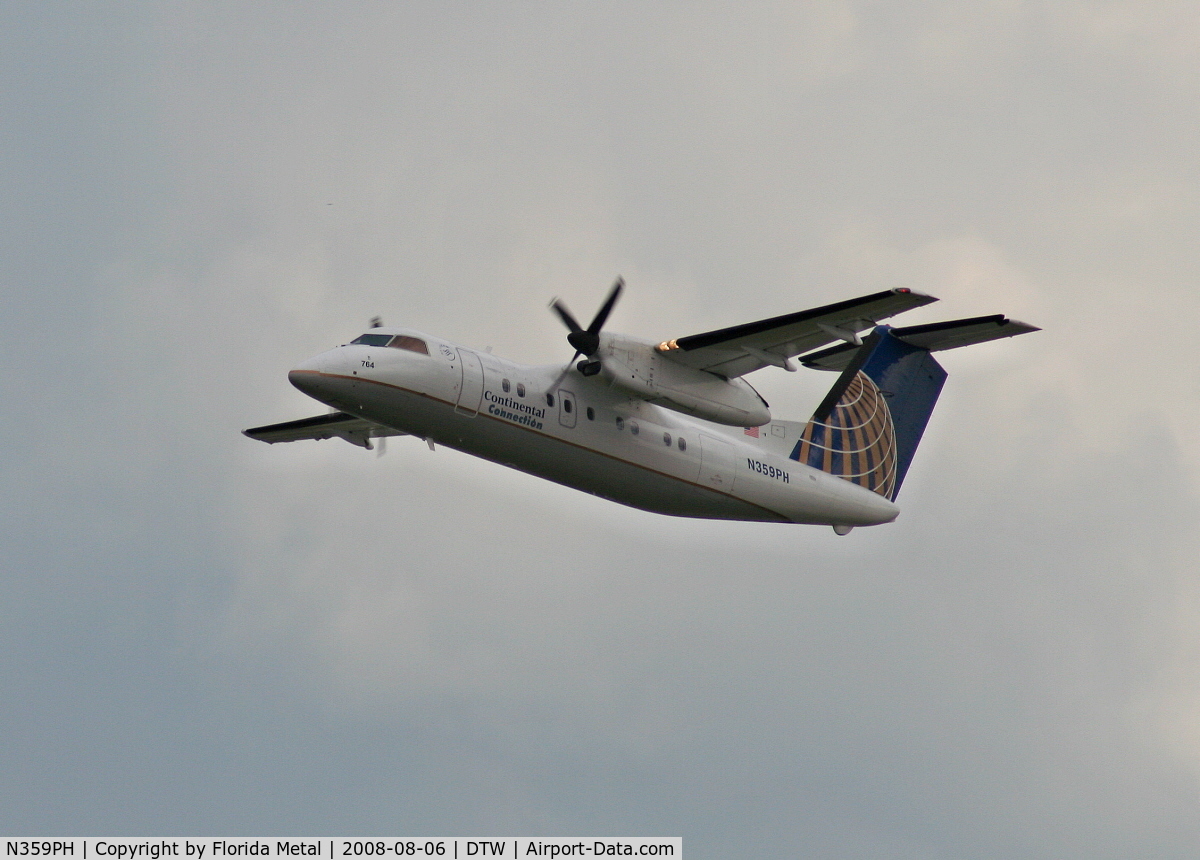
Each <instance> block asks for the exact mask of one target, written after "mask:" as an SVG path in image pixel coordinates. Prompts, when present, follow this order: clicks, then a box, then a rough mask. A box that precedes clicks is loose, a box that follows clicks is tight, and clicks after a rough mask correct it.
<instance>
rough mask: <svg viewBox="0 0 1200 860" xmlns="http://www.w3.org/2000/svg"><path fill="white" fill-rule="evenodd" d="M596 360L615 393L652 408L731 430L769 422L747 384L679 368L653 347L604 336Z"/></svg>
mask: <svg viewBox="0 0 1200 860" xmlns="http://www.w3.org/2000/svg"><path fill="white" fill-rule="evenodd" d="M597 357H598V358H599V359H600V360H601V363H602V367H603V373H604V376H605V378H607V379H608V380H609V381H610V382H611V383H612V385H613V386H614V387H616V388H621V389H624V390H626V391H628V392H629V393H630V394H633V395H635V396H637V397H640V398H641V399H643V400H645V401H647V402H649V403H656V404H658V405H659V406H663V407H665V408H667V409H673V410H675V411H676V412H682V413H683V414H685V415H694V416H695V417H697V418H703V419H705V420H706V421H713V422H716V423H717V424H728V425H730V426H732V427H759V426H761V425H763V424H767V423H769V422H770V421H771V410H770V409H769V408H768V407H767V404H766V402H765V401H764V400H763V399H762V397H761V396H760V395H759V393H758V392H757V391H755V390H754V389H753V388H752V387H751V386H750V384H749V383H747V382H745V381H743V380H741V379H724V378H722V377H720V376H717V375H715V374H712V373H709V372H708V371H705V370H696V369H694V368H691V367H687V366H685V365H682V364H679V363H678V362H675V361H672V360H671V359H669V358H667V357H665V356H664V355H662V354H661V353H659V352H658V351H657V350H655V349H654V344H653V343H651V342H650V341H643V340H639V339H637V338H632V337H629V336H628V335H618V334H614V335H609V334H602V335H601V345H600V352H599V355H598V356H597Z"/></svg>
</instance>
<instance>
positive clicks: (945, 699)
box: [0, 0, 1200, 860]
mask: <svg viewBox="0 0 1200 860" xmlns="http://www.w3.org/2000/svg"><path fill="white" fill-rule="evenodd" d="M0 117H2V118H3V119H2V121H0V183H2V184H0V199H2V200H3V201H4V207H3V215H2V216H0V217H2V219H3V222H2V229H0V289H3V296H4V303H3V308H4V312H3V313H2V314H0V333H2V340H3V352H2V354H3V356H4V361H3V365H2V369H3V371H4V372H3V373H2V374H0V396H2V399H3V403H4V409H3V415H4V420H3V421H0V441H2V443H3V450H4V456H3V457H2V458H0V488H2V489H3V494H2V496H3V502H2V503H0V504H2V505H3V516H2V517H0V550H2V555H0V557H2V558H3V563H2V567H3V576H2V579H0V583H2V588H3V592H2V595H0V598H2V599H0V702H2V703H3V704H2V706H0V737H2V738H3V740H2V741H0V831H2V832H5V833H16V832H21V833H25V834H31V835H32V834H46V835H51V834H64V835H67V834H70V835H83V834H92V833H94V834H113V835H163V834H179V835H184V834H188V835H201V834H219V835H231V834H244V835H263V834H297V835H300V834H318V835H319V834H330V833H360V834H370V835H375V834H398V835H401V834H402V835H462V836H473V835H486V834H500V835H680V836H682V837H683V839H684V845H685V850H686V852H687V856H689V857H693V858H704V857H733V856H738V857H796V856H814V857H818V856H819V857H829V858H841V857H845V858H868V857H869V858H967V857H969V858H1009V857H1015V856H1020V857H1030V858H1043V857H1044V858H1089V860H1091V858H1106V857H1112V858H1124V857H1131V856H1153V857H1164V858H1165V857H1180V858H1185V857H1186V858H1193V857H1195V856H1196V846H1197V845H1198V844H1200V570H1198V568H1200V564H1198V562H1197V555H1198V551H1200V541H1198V537H1200V528H1198V514H1200V504H1198V500H1197V487H1198V483H1200V453H1198V452H1200V447H1198V444H1197V443H1198V439H1197V435H1198V434H1197V429H1196V428H1197V427H1198V426H1200V406H1198V403H1200V381H1198V379H1197V361H1196V346H1195V320H1196V318H1197V311H1198V310H1200V290H1198V287H1200V250H1198V249H1200V244H1198V240H1197V237H1198V236H1200V160H1198V159H1197V152H1198V151H1200V6H1197V5H1196V4H1195V3H1194V2H1183V1H1182V0H1180V2H1172V0H1161V2H1135V1H1134V0H1124V2H1123V1H1122V0H1112V2H1082V0H1079V2H1073V0H1067V2H1050V3H1039V2H1020V0H1008V2H1004V0H997V2H981V3H973V4H963V3H953V2H932V0H930V2H917V0H906V2H888V0H883V2H836V0H830V2H809V3H792V4H788V3H745V2H743V3H737V4H733V3H728V4H726V3H701V2H691V3H670V2H661V3H654V4H646V3H621V2H611V3H570V2H557V3H544V4H543V3H521V2H512V0H509V2H504V3H485V2H476V3H455V2H436V3H434V2H411V3H392V4H381V3H365V2H364V3H339V4H330V3H309V4H303V3H259V4H245V3H206V4H189V3H155V4H147V5H141V4H135V3H73V4H54V3H17V2H10V3H6V4H4V5H3V7H2V8H0ZM618 274H621V275H623V276H624V277H625V278H626V280H627V282H628V290H627V292H626V295H625V298H624V299H623V301H622V304H621V305H619V306H618V308H617V310H616V311H615V312H614V314H613V316H612V318H611V321H610V323H609V328H610V329H612V330H614V331H624V332H628V333H631V334H637V335H641V336H646V337H652V338H669V337H679V336H682V335H686V334H691V333H695V332H699V331H705V330H709V329H712V328H717V327H722V326H727V325H733V324H736V323H740V322H746V321H749V320H752V319H757V318H761V317H766V316H773V315H777V314H782V313H787V312H790V311H796V310H800V309H803V308H807V307H812V306H816V305H820V304H823V303H827V302H831V301H838V300H841V299H844V298H850V297H853V296H857V295H863V294H866V293H870V292H875V291H878V290H882V289H887V288H890V287H895V286H907V287H911V288H914V289H918V290H922V291H925V292H928V293H931V294H933V295H935V296H938V297H940V298H941V300H942V301H941V302H939V303H937V304H935V305H932V306H929V307H926V308H922V309H920V310H918V311H915V312H913V313H912V314H909V315H906V316H905V317H903V320H904V323H906V324H911V323H920V322H933V321H936V320H939V319H950V318H954V317H959V316H974V315H981V314H990V313H1005V314H1008V315H1010V316H1012V317H1015V318H1017V319H1022V320H1026V321H1028V322H1030V323H1033V324H1035V325H1038V326H1041V327H1042V328H1043V329H1044V331H1043V332H1041V333H1038V334H1034V335H1030V336H1027V337H1022V338H1019V339H1016V340H1011V341H1002V342H998V343H993V344H987V345H983V346H979V347H974V348H972V349H969V350H962V351H960V352H955V353H949V354H946V355H945V357H944V360H943V364H944V365H945V367H946V368H947V370H948V371H949V373H950V379H949V381H948V382H947V385H946V387H945V389H944V391H943V395H942V399H941V401H940V403H939V405H938V408H937V410H936V412H935V413H934V416H933V420H932V422H931V425H930V429H929V431H928V432H927V434H926V437H925V442H924V444H923V445H922V447H921V449H920V450H919V451H918V453H917V456H916V458H915V460H914V462H913V466H912V469H911V471H910V472H909V475H908V478H907V481H906V483H905V486H904V491H903V493H902V494H901V496H900V499H899V501H900V504H901V509H902V513H901V516H900V518H899V520H897V521H896V522H895V523H894V524H891V525H887V526H881V527H878V528H873V529H859V530H856V531H854V532H853V533H852V534H851V535H849V536H847V537H837V536H835V535H834V534H833V532H832V530H830V529H828V528H818V527H809V526H777V525H765V524H750V523H707V522H699V521H686V520H676V519H671V518H666V517H660V516H656V515H652V514H647V513H642V512H639V511H634V510H629V509H625V508H622V507H620V506H617V505H613V504H611V503H608V502H603V501H600V500H598V499H595V498H592V497H590V496H587V495H584V494H581V493H577V492H574V491H571V490H567V489H564V488H561V487H558V486H556V485H552V484H549V483H546V482H542V481H539V480H537V479H534V478H531V477H528V476H525V475H522V474H519V473H516V472H512V471H509V470H506V469H504V468H501V467H499V466H495V465H492V464H489V463H485V462H482V461H477V460H474V459H472V458H470V457H467V456H466V455H462V454H458V453H456V452H453V451H449V450H443V449H439V450H438V451H437V452H435V453H430V452H429V451H428V449H427V448H426V447H425V446H424V445H423V444H422V443H420V442H418V441H413V440H404V439H397V440H393V441H392V444H391V445H390V446H389V447H388V450H387V453H386V455H385V456H384V457H382V458H377V457H376V456H375V455H374V454H371V453H367V452H364V451H362V450H361V449H358V448H354V447H352V446H349V445H346V444H343V443H342V442H340V441H337V440H333V441H326V442H314V443H298V444H294V445H285V446H266V445H262V444H260V443H256V442H252V441H250V440H249V439H246V438H245V437H243V436H241V435H240V433H239V431H240V430H241V429H243V428H245V427H249V426H256V425H260V424H266V423H270V422H274V421H283V420H288V419H292V418H299V417H304V416H307V415H311V414H316V413H319V412H322V411H324V410H323V407H321V406H320V405H319V404H316V403H315V402H314V401H311V400H309V399H307V398H306V397H304V396H303V395H302V394H300V393H299V392H298V391H296V390H294V389H293V388H292V387H291V386H290V385H288V383H287V378H286V373H287V370H288V369H289V368H290V367H292V366H293V365H294V364H296V363H297V362H299V361H300V360H302V359H304V358H306V357H308V356H310V355H312V354H314V353H317V352H319V351H321V350H323V349H325V348H328V347H329V346H332V345H335V344H339V343H344V342H345V341H346V340H347V339H348V338H350V337H353V336H355V335H357V334H358V333H360V331H361V330H362V329H363V328H364V326H365V324H366V322H367V320H368V319H369V318H370V317H371V316H372V315H375V314H380V315H382V316H383V318H384V320H385V321H386V322H388V323H392V324H397V325H407V326H412V327H414V328H417V329H421V330H423V331H428V332H430V333H433V334H437V335H440V336H444V337H448V338H450V339H452V340H456V341H458V342H460V343H463V344H465V345H468V346H472V347H476V348H481V349H482V348H484V347H487V346H491V347H493V348H494V350H495V352H496V353H497V354H500V355H503V356H506V357H509V358H512V359H515V360H519V361H529V362H551V361H564V360H566V358H568V357H569V355H570V348H569V347H568V346H567V344H566V342H565V340H564V338H563V334H564V332H563V330H562V328H561V325H560V324H559V323H558V322H557V321H556V320H555V319H554V318H553V317H552V316H551V314H550V313H549V312H548V311H547V309H546V303H547V302H548V301H549V299H550V298H552V297H553V296H556V295H558V296H562V297H563V298H564V299H565V300H566V301H567V303H568V304H569V305H570V306H571V308H572V309H573V310H575V312H576V313H577V315H580V316H589V315H590V314H591V313H592V311H593V309H594V308H595V307H596V305H597V304H598V303H599V302H600V301H601V300H602V298H603V295H604V292H605V290H606V289H607V288H608V286H609V285H610V284H611V282H612V280H613V279H614V278H615V277H616V276H617V275H618ZM751 381H752V382H754V383H755V384H756V385H757V386H759V387H760V389H761V390H763V391H764V393H765V394H766V395H767V398H768V399H769V400H770V401H771V402H772V404H773V405H774V407H775V410H776V414H778V415H781V416H782V417H785V418H793V419H804V418H806V417H807V416H808V414H810V412H811V410H812V408H813V407H814V406H815V404H816V403H817V401H818V400H819V399H820V397H821V395H822V393H823V391H824V390H825V388H826V387H827V386H828V385H829V384H830V382H831V377H830V376H829V375H826V374H815V373H811V372H807V373H800V374H784V373H780V372H778V371H775V370H772V369H767V370H765V371H762V372H761V373H760V374H756V375H755V376H754V377H753V378H752V380H751Z"/></svg>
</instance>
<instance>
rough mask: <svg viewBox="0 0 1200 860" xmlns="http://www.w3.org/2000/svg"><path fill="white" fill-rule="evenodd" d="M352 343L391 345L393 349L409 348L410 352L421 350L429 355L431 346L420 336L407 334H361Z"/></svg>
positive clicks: (423, 353)
mask: <svg viewBox="0 0 1200 860" xmlns="http://www.w3.org/2000/svg"><path fill="white" fill-rule="evenodd" d="M350 342H351V343H360V344H362V345H363V346H390V347H392V348H393V349H407V350H408V351H409V352H419V353H421V355H429V347H428V346H427V345H426V343H425V341H423V340H421V339H420V338H419V337H409V336H408V335H406V334H397V335H390V334H370V333H367V334H360V335H359V336H358V337H356V338H355V339H354V340H352V341H350Z"/></svg>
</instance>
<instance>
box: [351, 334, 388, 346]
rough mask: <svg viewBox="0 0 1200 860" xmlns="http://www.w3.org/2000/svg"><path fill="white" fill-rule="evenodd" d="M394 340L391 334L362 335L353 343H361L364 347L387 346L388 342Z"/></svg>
mask: <svg viewBox="0 0 1200 860" xmlns="http://www.w3.org/2000/svg"><path fill="white" fill-rule="evenodd" d="M391 339H392V336H391V335H390V334H360V335H359V336H358V337H356V338H355V339H354V340H352V341H350V342H351V343H359V344H362V345H363V346H387V345H388V341H389V340H391Z"/></svg>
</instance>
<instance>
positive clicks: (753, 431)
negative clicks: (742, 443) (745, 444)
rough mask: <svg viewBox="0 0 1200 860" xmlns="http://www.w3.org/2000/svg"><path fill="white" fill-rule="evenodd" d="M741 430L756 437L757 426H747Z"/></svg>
mask: <svg viewBox="0 0 1200 860" xmlns="http://www.w3.org/2000/svg"><path fill="white" fill-rule="evenodd" d="M742 432H743V433H745V434H746V435H747V436H753V437H754V438H755V439H757V438H758V428H757V427H747V428H746V429H745V430H743V431H742Z"/></svg>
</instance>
